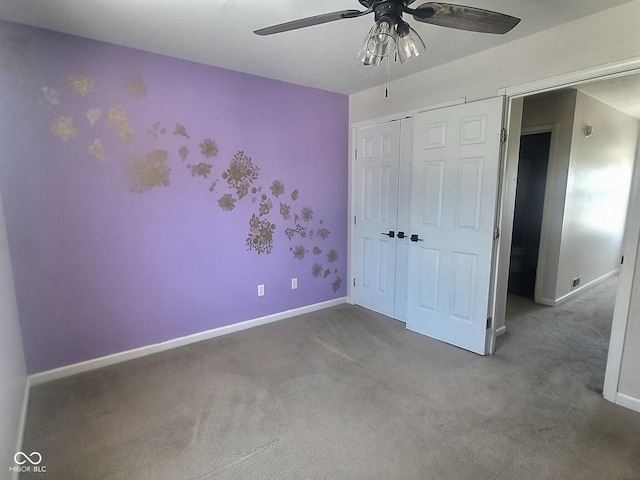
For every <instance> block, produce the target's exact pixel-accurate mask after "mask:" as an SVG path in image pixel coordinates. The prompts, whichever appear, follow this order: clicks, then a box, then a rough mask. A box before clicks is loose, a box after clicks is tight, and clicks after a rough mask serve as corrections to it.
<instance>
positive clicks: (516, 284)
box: [508, 131, 551, 298]
mask: <svg viewBox="0 0 640 480" xmlns="http://www.w3.org/2000/svg"><path fill="white" fill-rule="evenodd" d="M550 147H551V132H550V131H548V132H541V133H530V134H523V135H522V136H521V137H520V155H519V160H518V176H517V186H516V200H515V209H514V214H513V233H512V241H511V255H510V257H511V258H510V263H509V286H508V293H510V294H513V295H518V296H521V297H527V298H534V292H535V282H536V271H537V267H538V251H539V249H540V232H541V230H542V209H543V206H544V195H545V189H546V178H547V168H548V165H549V149H550Z"/></svg>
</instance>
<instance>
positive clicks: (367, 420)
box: [21, 279, 640, 480]
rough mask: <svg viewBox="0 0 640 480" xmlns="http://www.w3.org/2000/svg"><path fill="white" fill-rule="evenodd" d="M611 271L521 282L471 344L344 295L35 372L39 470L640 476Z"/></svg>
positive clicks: (32, 430)
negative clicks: (321, 305)
mask: <svg viewBox="0 0 640 480" xmlns="http://www.w3.org/2000/svg"><path fill="white" fill-rule="evenodd" d="M615 291H616V281H615V279H612V280H610V281H608V282H606V283H604V284H601V285H599V286H597V287H595V288H594V289H592V290H591V291H589V292H585V293H584V294H583V295H582V296H580V297H579V298H575V299H573V300H570V301H568V302H566V303H565V304H563V305H561V306H559V307H555V308H550V307H544V306H540V305H535V304H533V303H532V302H531V301H529V300H526V299H522V298H518V297H513V298H511V299H510V302H509V314H508V323H507V326H508V333H507V335H505V336H503V337H501V338H500V339H499V342H498V349H497V353H496V354H495V355H493V356H491V357H480V356H477V355H475V354H472V353H468V352H466V351H463V350H460V349H458V348H455V347H451V346H448V345H445V344H442V343H440V342H438V341H435V340H432V339H429V338H426V337H424V336H422V335H419V334H416V333H413V332H410V331H407V330H406V329H405V328H404V324H402V323H400V322H398V321H395V320H392V319H390V318H387V317H384V316H382V315H378V314H376V313H372V312H370V311H368V310H365V309H364V308H361V307H357V306H351V305H342V306H338V307H334V308H330V309H327V310H323V311H320V312H316V313H312V314H308V315H303V316H301V317H297V318H292V319H289V320H285V321H281V322H278V323H275V324H270V325H266V326H262V327H258V328H254V329H251V330H247V331H243V332H239V333H234V334H232V335H228V336H225V337H220V338H217V339H213V340H210V341H207V342H202V343H199V344H195V345H191V346H188V347H183V348H179V349H176V350H173V351H170V352H164V353H161V354H157V355H153V356H149V357H145V358H141V359H138V360H134V361H130V362H127V363H123V364H120V365H116V366H112V367H108V368H104V369H102V370H98V371H93V372H90V373H87V374H82V375H78V376H75V377H72V378H66V379H63V380H59V381H55V382H50V383H47V384H43V385H39V386H36V387H34V388H33V389H32V390H31V395H30V402H29V414H28V420H27V427H26V432H25V446H24V450H25V451H27V452H32V451H38V452H40V453H41V454H42V457H43V462H42V464H43V465H46V467H47V472H46V474H30V475H29V474H25V475H23V476H22V477H21V478H23V479H27V478H29V479H31V478H40V479H45V478H46V479H64V480H75V479H77V480H90V479H123V480H124V479H127V480H134V479H154V480H157V479H171V480H177V479H184V480H196V479H198V480H200V479H212V480H213V479H238V480H240V479H260V480H264V479H349V480H355V479H416V480H418V479H420V480H422V479H434V480H439V479H451V480H463V479H475V480H483V479H487V480H489V479H492V480H493V479H504V480H514V479H580V480H588V479H598V480H600V479H611V480H613V479H639V478H640V414H639V413H636V412H632V411H629V410H626V409H624V408H621V407H618V406H616V405H614V404H611V403H609V402H607V401H605V400H604V399H603V398H602V397H601V395H600V393H599V390H600V389H601V388H602V382H603V378H604V366H605V362H606V351H607V345H608V337H609V329H610V323H611V317H612V311H613V301H614V297H615Z"/></svg>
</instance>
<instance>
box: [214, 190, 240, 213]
mask: <svg viewBox="0 0 640 480" xmlns="http://www.w3.org/2000/svg"><path fill="white" fill-rule="evenodd" d="M218 205H220V208H222V209H223V210H225V211H227V212H230V211H231V210H233V209H234V208H235V206H236V199H235V198H233V195H231V194H230V193H225V194H224V195H222V197H220V199H219V200H218Z"/></svg>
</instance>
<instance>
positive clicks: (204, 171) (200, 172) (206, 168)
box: [187, 162, 213, 178]
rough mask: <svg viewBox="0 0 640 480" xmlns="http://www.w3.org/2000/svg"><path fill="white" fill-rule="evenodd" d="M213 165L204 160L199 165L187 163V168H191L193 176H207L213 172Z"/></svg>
mask: <svg viewBox="0 0 640 480" xmlns="http://www.w3.org/2000/svg"><path fill="white" fill-rule="evenodd" d="M212 167H213V165H209V164H208V163H203V162H200V163H199V164H197V165H187V168H189V169H190V170H191V176H192V177H204V178H207V176H208V175H209V174H210V173H211V168H212Z"/></svg>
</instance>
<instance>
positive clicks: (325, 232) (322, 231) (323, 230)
mask: <svg viewBox="0 0 640 480" xmlns="http://www.w3.org/2000/svg"><path fill="white" fill-rule="evenodd" d="M330 233H331V232H329V230H327V229H326V228H320V229H318V231H317V232H316V235H318V236H319V237H320V238H321V239H323V240H326V239H327V237H329V234H330Z"/></svg>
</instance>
